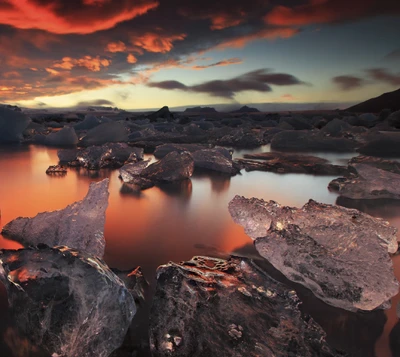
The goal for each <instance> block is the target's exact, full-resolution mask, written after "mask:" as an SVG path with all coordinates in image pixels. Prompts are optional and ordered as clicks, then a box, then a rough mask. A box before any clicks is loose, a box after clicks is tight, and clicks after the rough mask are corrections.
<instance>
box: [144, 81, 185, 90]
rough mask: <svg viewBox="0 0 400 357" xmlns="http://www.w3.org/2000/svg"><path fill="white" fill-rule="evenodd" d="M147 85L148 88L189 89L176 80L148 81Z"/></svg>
mask: <svg viewBox="0 0 400 357" xmlns="http://www.w3.org/2000/svg"><path fill="white" fill-rule="evenodd" d="M147 86H148V87H150V88H160V89H168V90H171V89H181V90H185V89H189V88H190V87H187V86H185V85H184V84H183V83H181V82H178V81H162V82H150V83H147Z"/></svg>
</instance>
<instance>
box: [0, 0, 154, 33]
mask: <svg viewBox="0 0 400 357" xmlns="http://www.w3.org/2000/svg"><path fill="white" fill-rule="evenodd" d="M8 3H9V6H5V7H3V8H2V9H1V12H0V24H4V25H10V26H13V27H16V28H19V29H40V30H45V31H48V32H53V33H57V34H69V33H77V34H88V33H93V32H96V31H100V30H106V29H110V28H113V27H114V26H115V25H117V24H118V23H120V22H123V21H127V20H130V19H133V18H134V17H137V16H140V15H143V14H145V13H146V12H148V11H149V10H151V9H154V8H156V7H158V5H159V2H158V1H156V0H120V1H118V2H116V1H110V0H83V1H82V0H81V1H78V2H77V6H70V2H69V1H57V0H47V1H45V2H43V1H37V0H8Z"/></svg>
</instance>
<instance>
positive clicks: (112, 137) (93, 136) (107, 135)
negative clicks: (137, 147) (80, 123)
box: [80, 121, 129, 146]
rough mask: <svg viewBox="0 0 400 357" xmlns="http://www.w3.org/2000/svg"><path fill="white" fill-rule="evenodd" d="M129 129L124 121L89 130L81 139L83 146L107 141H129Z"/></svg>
mask: <svg viewBox="0 0 400 357" xmlns="http://www.w3.org/2000/svg"><path fill="white" fill-rule="evenodd" d="M128 134H129V132H128V129H127V128H126V126H125V124H124V123H123V122H120V121H118V122H110V123H104V124H100V125H98V126H96V127H95V128H93V129H91V130H89V131H88V132H87V134H86V136H85V137H83V138H82V139H81V141H80V145H81V146H91V145H103V144H105V143H115V142H126V141H128Z"/></svg>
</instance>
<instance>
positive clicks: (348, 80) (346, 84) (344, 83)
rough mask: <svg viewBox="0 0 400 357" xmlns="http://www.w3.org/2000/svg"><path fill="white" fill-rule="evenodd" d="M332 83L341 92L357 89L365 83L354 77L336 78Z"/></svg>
mask: <svg viewBox="0 0 400 357" xmlns="http://www.w3.org/2000/svg"><path fill="white" fill-rule="evenodd" d="M332 81H333V82H334V83H335V84H336V85H338V86H339V88H340V89H342V90H351V89H355V88H359V87H361V86H362V85H363V84H364V83H365V81H364V79H362V78H359V77H355V76H337V77H334V78H332Z"/></svg>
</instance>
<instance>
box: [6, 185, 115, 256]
mask: <svg viewBox="0 0 400 357" xmlns="http://www.w3.org/2000/svg"><path fill="white" fill-rule="evenodd" d="M108 182H109V180H108V179H105V180H103V181H101V182H97V183H92V184H91V185H90V188H89V192H88V194H87V195H86V197H85V198H84V199H83V200H82V201H79V202H75V203H73V204H71V205H69V206H67V207H66V208H64V209H62V210H58V211H53V212H43V213H39V214H38V215H37V216H35V217H33V218H26V217H19V218H16V219H14V220H13V221H11V222H9V223H8V224H6V225H5V226H4V228H3V231H2V234H3V235H4V236H5V237H8V238H10V239H13V240H16V241H17V242H20V243H21V244H23V245H24V246H36V245H37V244H39V243H44V244H47V245H48V246H50V247H54V246H57V245H66V246H68V247H70V248H76V249H78V250H80V251H81V252H85V253H88V254H91V255H93V256H97V257H100V258H102V257H103V255H104V248H105V239H104V224H105V218H106V209H107V206H108V196H109V193H108Z"/></svg>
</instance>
